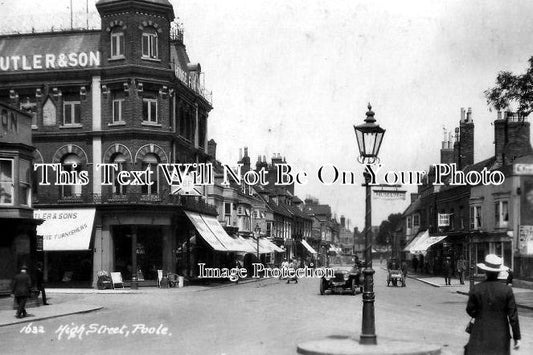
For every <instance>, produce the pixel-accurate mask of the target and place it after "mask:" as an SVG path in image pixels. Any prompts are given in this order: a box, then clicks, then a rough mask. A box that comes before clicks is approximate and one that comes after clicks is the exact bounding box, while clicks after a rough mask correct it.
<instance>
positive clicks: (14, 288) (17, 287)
mask: <svg viewBox="0 0 533 355" xmlns="http://www.w3.org/2000/svg"><path fill="white" fill-rule="evenodd" d="M27 271H28V267H27V266H26V265H23V266H22V267H21V268H20V273H18V274H17V275H16V276H15V278H14V279H13V282H12V285H11V292H12V293H13V295H14V296H15V300H16V302H17V315H16V317H17V318H24V317H26V316H27V315H28V313H27V312H26V301H27V300H28V297H30V294H31V278H30V275H28V272H27Z"/></svg>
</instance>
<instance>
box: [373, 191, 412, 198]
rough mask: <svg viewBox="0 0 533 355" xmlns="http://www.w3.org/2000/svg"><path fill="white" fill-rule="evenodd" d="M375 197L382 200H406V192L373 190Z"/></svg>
mask: <svg viewBox="0 0 533 355" xmlns="http://www.w3.org/2000/svg"><path fill="white" fill-rule="evenodd" d="M373 192H374V197H375V198H379V199H381V200H405V193H406V191H399V190H373Z"/></svg>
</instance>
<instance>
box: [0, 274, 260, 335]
mask: <svg viewBox="0 0 533 355" xmlns="http://www.w3.org/2000/svg"><path fill="white" fill-rule="evenodd" d="M258 281H260V279H249V280H242V281H240V282H239V283H238V284H235V283H233V282H232V283H212V284H210V285H208V286H202V285H191V286H187V287H182V288H157V287H142V288H139V289H136V290H132V289H130V288H116V289H108V290H98V289H94V288H47V289H46V295H47V296H48V297H47V298H48V302H49V303H50V304H49V305H46V306H44V305H42V303H41V302H42V300H41V298H40V297H39V299H38V300H29V301H28V303H27V304H26V310H27V311H28V316H27V317H25V318H16V317H15V312H16V311H15V309H14V299H13V297H1V298H0V327H5V326H8V325H16V324H21V323H33V322H37V321H41V320H45V319H51V318H58V317H64V316H69V315H73V314H81V313H88V312H94V311H98V310H100V309H102V308H104V307H103V306H101V305H91V304H85V303H79V302H75V301H74V302H69V301H63V299H64V298H65V297H61V296H64V295H124V294H130V295H131V294H147V295H162V296H165V295H173V294H176V295H177V294H181V293H191V292H199V291H207V290H212V289H214V288H225V287H233V286H237V285H243V284H248V283H254V282H258ZM67 298H68V297H67Z"/></svg>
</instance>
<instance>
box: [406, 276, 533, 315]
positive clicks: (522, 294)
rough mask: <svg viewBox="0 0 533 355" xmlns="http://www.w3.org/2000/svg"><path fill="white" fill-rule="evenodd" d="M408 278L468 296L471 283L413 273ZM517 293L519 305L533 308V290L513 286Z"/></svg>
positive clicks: (517, 303) (515, 293)
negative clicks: (447, 282) (445, 281)
mask: <svg viewBox="0 0 533 355" xmlns="http://www.w3.org/2000/svg"><path fill="white" fill-rule="evenodd" d="M407 277H408V278H411V279H415V280H418V281H420V282H423V283H425V284H428V285H431V286H433V287H445V288H447V289H450V290H452V291H454V292H457V293H458V294H461V295H465V296H468V292H469V289H470V284H469V281H468V280H465V283H464V285H461V283H460V282H459V280H458V279H452V280H451V285H446V284H445V283H444V278H443V277H435V276H427V275H417V274H411V275H407ZM513 292H514V295H515V301H516V305H517V307H520V308H525V309H531V310H533V290H531V289H527V288H521V287H513Z"/></svg>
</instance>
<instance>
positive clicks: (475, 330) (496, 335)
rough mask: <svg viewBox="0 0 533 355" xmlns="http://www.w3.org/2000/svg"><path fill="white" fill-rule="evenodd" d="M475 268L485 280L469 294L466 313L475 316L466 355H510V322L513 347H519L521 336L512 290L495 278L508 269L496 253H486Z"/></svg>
mask: <svg viewBox="0 0 533 355" xmlns="http://www.w3.org/2000/svg"><path fill="white" fill-rule="evenodd" d="M477 267H478V268H480V269H481V270H484V271H485V274H486V280H485V281H483V282H481V283H479V284H477V285H475V286H474V288H473V289H472V291H471V292H470V294H469V297H468V304H467V306H466V312H467V313H468V315H469V316H470V317H472V318H473V319H474V324H473V326H472V330H471V333H470V339H469V340H468V343H467V344H466V346H465V354H469V355H477V354H480V355H481V354H482V355H490V354H498V355H505V354H510V353H511V340H510V339H511V333H510V331H509V325H510V326H511V329H512V332H513V339H514V346H513V348H514V349H515V350H517V349H518V348H519V347H520V339H521V335H520V324H519V321H518V310H517V308H516V302H515V298H514V294H513V290H512V289H511V287H509V286H507V285H504V284H503V283H501V282H499V281H498V273H499V272H501V271H504V270H506V269H507V268H506V267H505V266H503V262H502V259H501V258H500V257H498V256H497V255H495V254H488V255H487V256H486V257H485V262H484V263H479V264H477Z"/></svg>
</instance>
